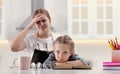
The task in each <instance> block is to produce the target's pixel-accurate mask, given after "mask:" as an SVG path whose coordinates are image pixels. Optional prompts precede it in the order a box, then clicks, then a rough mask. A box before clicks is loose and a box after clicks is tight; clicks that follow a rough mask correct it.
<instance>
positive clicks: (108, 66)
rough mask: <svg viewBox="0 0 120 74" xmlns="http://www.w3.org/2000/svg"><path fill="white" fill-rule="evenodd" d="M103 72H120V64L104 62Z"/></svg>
mask: <svg viewBox="0 0 120 74" xmlns="http://www.w3.org/2000/svg"><path fill="white" fill-rule="evenodd" d="M103 70H120V62H103Z"/></svg>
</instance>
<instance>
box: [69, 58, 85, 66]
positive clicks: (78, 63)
mask: <svg viewBox="0 0 120 74" xmlns="http://www.w3.org/2000/svg"><path fill="white" fill-rule="evenodd" d="M67 64H70V65H72V66H73V67H75V66H83V65H84V64H83V63H82V62H81V61H80V60H75V61H67Z"/></svg>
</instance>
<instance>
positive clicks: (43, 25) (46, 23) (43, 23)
mask: <svg viewBox="0 0 120 74" xmlns="http://www.w3.org/2000/svg"><path fill="white" fill-rule="evenodd" d="M35 26H36V28H37V29H38V31H40V32H47V31H49V30H50V20H49V19H48V17H47V16H46V15H45V14H39V16H38V21H37V22H36V24H35Z"/></svg>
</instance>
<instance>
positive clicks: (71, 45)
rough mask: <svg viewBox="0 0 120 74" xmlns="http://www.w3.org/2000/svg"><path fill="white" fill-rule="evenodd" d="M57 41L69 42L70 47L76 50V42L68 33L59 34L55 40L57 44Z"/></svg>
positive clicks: (61, 42)
mask: <svg viewBox="0 0 120 74" xmlns="http://www.w3.org/2000/svg"><path fill="white" fill-rule="evenodd" d="M56 43H60V44H67V45H69V47H70V48H71V49H73V50H74V42H73V41H72V39H71V38H70V37H69V36H68V35H64V36H59V37H58V38H57V39H56V40H55V41H54V42H53V45H54V46H55V44H56Z"/></svg>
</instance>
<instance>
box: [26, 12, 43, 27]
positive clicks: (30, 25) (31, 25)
mask: <svg viewBox="0 0 120 74" xmlns="http://www.w3.org/2000/svg"><path fill="white" fill-rule="evenodd" d="M41 18H42V16H41V15H40V14H38V15H36V16H35V17H34V18H33V19H32V20H31V22H30V23H29V25H28V26H27V27H26V28H29V29H31V28H32V27H33V26H35V25H36V24H37V22H38V21H40V19H41Z"/></svg>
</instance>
